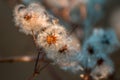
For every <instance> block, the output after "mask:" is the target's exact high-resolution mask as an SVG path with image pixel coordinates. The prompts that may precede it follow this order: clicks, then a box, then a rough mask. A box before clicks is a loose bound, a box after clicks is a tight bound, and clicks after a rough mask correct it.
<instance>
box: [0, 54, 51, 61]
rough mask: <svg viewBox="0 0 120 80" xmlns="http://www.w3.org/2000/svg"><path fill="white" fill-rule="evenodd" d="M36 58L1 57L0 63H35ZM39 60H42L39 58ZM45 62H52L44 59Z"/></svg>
mask: <svg viewBox="0 0 120 80" xmlns="http://www.w3.org/2000/svg"><path fill="white" fill-rule="evenodd" d="M36 59H37V58H36V56H30V55H28V56H12V57H4V58H2V57H0V63H12V62H35V61H36ZM38 60H41V58H39V59H38ZM44 62H51V61H50V60H47V59H44Z"/></svg>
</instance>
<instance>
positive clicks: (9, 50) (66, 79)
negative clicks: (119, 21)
mask: <svg viewBox="0 0 120 80" xmlns="http://www.w3.org/2000/svg"><path fill="white" fill-rule="evenodd" d="M13 1H14V2H13ZM15 2H16V3H18V2H19V0H18V1H17V0H16V1H15V0H0V58H2V57H9V56H10V57H12V56H23V55H37V52H36V49H35V46H34V43H33V40H32V37H31V36H26V35H24V34H23V33H20V32H19V31H18V29H17V28H16V27H15V25H14V21H13V7H14V6H15V4H16V3H15ZM110 4H111V3H110ZM108 5H109V3H108ZM116 5H117V6H118V7H119V6H120V1H119V0H115V2H114V0H113V3H112V6H111V7H110V5H109V9H108V12H110V11H112V9H114V8H113V7H114V6H116ZM106 20H108V19H106ZM111 58H112V60H113V62H114V64H115V70H116V72H115V77H116V79H117V80H120V50H118V51H116V52H115V53H114V54H112V55H111ZM33 70H34V62H15V63H11V62H10V63H9V62H8V63H0V80H26V79H27V78H28V77H29V76H30V75H31V74H32V72H33ZM36 80H80V78H79V74H74V73H71V72H69V71H63V70H61V69H60V68H59V67H58V66H53V65H48V66H47V67H46V68H45V69H44V70H42V71H41V72H40V75H39V76H38V79H36Z"/></svg>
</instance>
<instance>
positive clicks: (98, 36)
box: [83, 29, 120, 54]
mask: <svg viewBox="0 0 120 80" xmlns="http://www.w3.org/2000/svg"><path fill="white" fill-rule="evenodd" d="M119 45H120V43H119V41H118V38H117V36H116V34H115V32H114V30H112V29H108V30H103V29H95V30H94V32H93V34H92V36H90V38H89V39H88V40H87V41H85V43H84V47H83V48H87V47H89V46H92V47H93V48H94V52H102V53H106V54H109V53H112V52H113V51H115V50H116V49H117V48H118V47H119Z"/></svg>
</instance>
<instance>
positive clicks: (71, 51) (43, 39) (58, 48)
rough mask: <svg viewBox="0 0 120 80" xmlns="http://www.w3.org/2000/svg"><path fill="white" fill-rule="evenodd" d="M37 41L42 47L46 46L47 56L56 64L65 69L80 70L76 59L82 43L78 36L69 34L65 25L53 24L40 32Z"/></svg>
mask: <svg viewBox="0 0 120 80" xmlns="http://www.w3.org/2000/svg"><path fill="white" fill-rule="evenodd" d="M37 42H38V45H39V46H40V47H43V48H44V50H45V51H46V55H47V57H48V58H49V59H52V60H53V61H54V63H55V64H58V65H59V66H60V67H61V68H64V69H71V70H72V69H73V70H72V71H76V70H78V69H77V68H78V66H80V65H78V64H76V62H75V60H76V56H77V54H79V51H80V43H79V41H78V40H77V38H75V37H73V36H68V34H67V31H66V29H65V28H64V27H63V26H61V25H58V24H55V25H52V26H51V27H50V28H48V29H46V30H45V31H44V32H42V33H39V35H38V38H37ZM74 62H75V64H74V65H73V63H74ZM68 65H69V66H68ZM75 67H77V68H75Z"/></svg>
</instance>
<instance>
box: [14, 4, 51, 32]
mask: <svg viewBox="0 0 120 80" xmlns="http://www.w3.org/2000/svg"><path fill="white" fill-rule="evenodd" d="M49 18H50V16H49V15H48V14H47V12H46V11H45V9H44V8H43V7H42V6H40V5H39V4H37V3H31V4H29V5H28V6H27V7H26V6H24V5H17V6H16V7H15V9H14V20H15V23H16V26H19V27H20V31H22V32H24V33H25V34H31V33H32V31H33V32H34V34H36V33H38V32H39V31H40V29H43V28H45V27H49V25H50V23H49V22H48V19H49Z"/></svg>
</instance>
